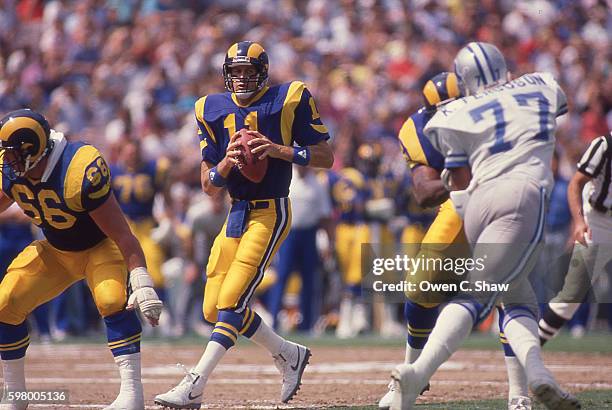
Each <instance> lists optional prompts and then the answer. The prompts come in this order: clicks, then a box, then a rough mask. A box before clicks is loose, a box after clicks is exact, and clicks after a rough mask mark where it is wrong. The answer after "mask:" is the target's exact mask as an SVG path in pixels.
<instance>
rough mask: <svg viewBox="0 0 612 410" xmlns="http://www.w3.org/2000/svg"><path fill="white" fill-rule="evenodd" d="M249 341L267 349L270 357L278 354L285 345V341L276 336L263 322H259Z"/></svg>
mask: <svg viewBox="0 0 612 410" xmlns="http://www.w3.org/2000/svg"><path fill="white" fill-rule="evenodd" d="M251 340H252V341H253V342H255V343H257V344H258V345H259V346H262V347H265V348H266V349H268V351H269V352H270V353H272V355H274V356H276V355H277V354H279V353H280V352H281V350H282V348H283V345H284V344H285V342H286V340H285V339H283V338H282V337H280V336H279V335H277V334H276V333H275V332H274V329H272V328H271V327H270V326H268V325H267V324H266V323H265V322H264V321H263V320H262V321H261V323H260V325H259V327H258V328H257V331H255V333H254V334H253V336H251Z"/></svg>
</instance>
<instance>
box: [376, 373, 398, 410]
mask: <svg viewBox="0 0 612 410" xmlns="http://www.w3.org/2000/svg"><path fill="white" fill-rule="evenodd" d="M387 387H388V389H389V390H387V392H386V393H385V395H384V396H382V398H381V399H380V400H379V402H378V408H379V409H384V410H387V409H389V408H391V403H392V402H393V395H394V394H395V381H393V380H391V381H390V382H389V385H388V386H387Z"/></svg>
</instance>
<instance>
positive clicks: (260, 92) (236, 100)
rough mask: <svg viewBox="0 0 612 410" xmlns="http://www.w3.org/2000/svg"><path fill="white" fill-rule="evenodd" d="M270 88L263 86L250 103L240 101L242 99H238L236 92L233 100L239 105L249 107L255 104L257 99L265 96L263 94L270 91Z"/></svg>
mask: <svg viewBox="0 0 612 410" xmlns="http://www.w3.org/2000/svg"><path fill="white" fill-rule="evenodd" d="M269 89H270V87H269V86H267V85H266V86H265V87H264V88H262V89H261V90H259V92H258V93H257V94H255V97H253V99H252V100H251V102H249V103H248V104H242V103H241V102H240V100H238V98H237V97H236V94H234V93H232V101H234V104H236V105H237V106H238V107H243V108H244V107H249V106H250V105H251V104H253V103H254V102H255V101H257V100H259V99H260V98H261V97H263V95H264V94H265V93H266V91H268V90H269Z"/></svg>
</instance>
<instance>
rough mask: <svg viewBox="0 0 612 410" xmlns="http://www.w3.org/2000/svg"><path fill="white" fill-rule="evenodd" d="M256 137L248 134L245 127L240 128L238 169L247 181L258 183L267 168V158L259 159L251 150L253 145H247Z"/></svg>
mask: <svg viewBox="0 0 612 410" xmlns="http://www.w3.org/2000/svg"><path fill="white" fill-rule="evenodd" d="M255 138H257V137H255V136H253V135H251V134H249V133H248V132H247V130H246V129H244V128H243V129H241V130H240V137H238V141H239V142H240V146H239V149H240V151H241V155H240V160H239V162H238V169H239V170H240V172H241V173H242V175H244V176H245V177H246V178H247V179H248V180H249V181H251V182H255V183H259V182H261V181H262V180H263V178H264V176H265V175H266V171H267V170H268V158H267V157H266V158H264V159H259V158H258V157H257V155H254V154H253V153H252V152H251V149H252V148H255V147H256V145H255V146H253V145H249V141H251V140H252V139H255Z"/></svg>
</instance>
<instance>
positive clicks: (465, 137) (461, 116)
mask: <svg viewBox="0 0 612 410" xmlns="http://www.w3.org/2000/svg"><path fill="white" fill-rule="evenodd" d="M566 112H567V102H566V98H565V94H564V92H563V90H562V89H561V87H559V85H558V84H557V82H556V81H555V80H554V79H553V77H552V75H550V74H549V73H532V74H525V75H523V76H522V77H519V78H517V79H515V80H513V81H510V82H507V83H505V84H501V85H499V86H495V87H492V88H489V89H486V90H484V91H482V92H480V93H478V94H475V95H471V96H468V97H464V98H461V99H458V100H455V101H452V102H450V103H449V104H446V105H444V106H442V107H439V108H438V110H437V112H436V114H435V115H434V116H433V118H432V119H431V120H430V121H429V122H428V123H427V125H426V126H425V129H424V132H425V135H426V136H427V138H428V139H429V140H430V141H431V143H432V145H433V146H434V147H435V148H436V149H438V150H439V151H440V152H441V153H442V154H443V156H444V158H445V162H444V166H445V168H457V167H462V166H470V167H471V170H472V182H471V183H470V188H472V189H473V188H474V187H475V186H477V185H478V184H481V183H484V182H486V181H489V180H492V179H494V178H496V177H498V176H499V175H502V174H507V173H509V172H512V173H520V174H522V175H524V176H525V177H528V178H532V179H536V180H538V182H539V183H540V184H541V185H542V186H544V187H548V188H550V187H551V186H552V185H551V184H552V171H551V167H550V163H551V160H552V155H553V151H554V143H555V138H554V133H555V128H556V117H558V116H559V115H562V114H565V113H566Z"/></svg>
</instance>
